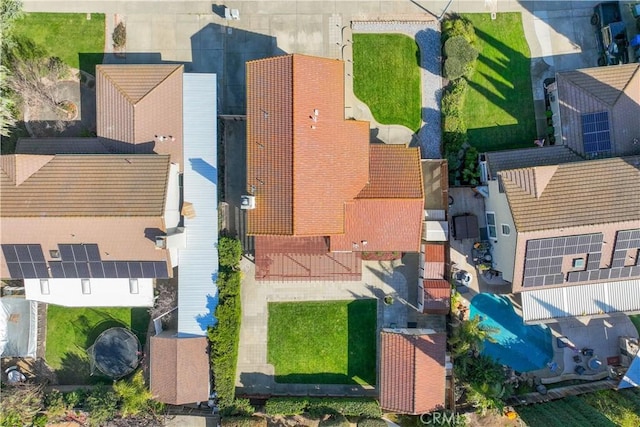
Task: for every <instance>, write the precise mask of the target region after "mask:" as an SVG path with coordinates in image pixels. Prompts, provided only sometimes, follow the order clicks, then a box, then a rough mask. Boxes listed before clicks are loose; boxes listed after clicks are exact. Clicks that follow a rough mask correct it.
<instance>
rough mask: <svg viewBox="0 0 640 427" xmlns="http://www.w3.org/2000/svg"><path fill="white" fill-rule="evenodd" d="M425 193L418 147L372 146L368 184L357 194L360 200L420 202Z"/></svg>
mask: <svg viewBox="0 0 640 427" xmlns="http://www.w3.org/2000/svg"><path fill="white" fill-rule="evenodd" d="M423 192H424V190H423V185H422V166H421V163H420V149H419V148H418V147H415V148H407V147H405V146H404V145H384V144H372V145H371V147H370V150H369V183H368V184H367V185H366V186H365V187H364V188H363V189H362V191H361V192H360V193H359V194H358V198H369V199H377V198H397V199H414V198H419V199H421V198H422V197H423Z"/></svg>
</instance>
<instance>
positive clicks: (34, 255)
mask: <svg viewBox="0 0 640 427" xmlns="http://www.w3.org/2000/svg"><path fill="white" fill-rule="evenodd" d="M28 246H29V254H31V260H32V261H33V262H44V254H43V253H42V246H40V245H28Z"/></svg>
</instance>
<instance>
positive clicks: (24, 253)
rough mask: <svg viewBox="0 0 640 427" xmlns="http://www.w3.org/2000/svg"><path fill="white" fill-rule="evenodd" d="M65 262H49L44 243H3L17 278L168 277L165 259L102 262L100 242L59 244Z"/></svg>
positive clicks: (6, 257)
mask: <svg viewBox="0 0 640 427" xmlns="http://www.w3.org/2000/svg"><path fill="white" fill-rule="evenodd" d="M58 249H59V250H58V252H59V255H60V258H61V261H49V266H48V267H49V268H47V262H46V261H45V258H44V254H43V252H42V247H41V246H40V245H2V251H3V253H4V257H5V259H6V261H7V267H8V268H9V274H10V275H11V278H13V279H38V278H47V277H53V278H75V279H80V278H82V279H89V278H100V279H103V278H104V279H110V278H129V279H140V278H149V279H154V278H163V279H164V278H168V277H169V274H168V270H167V264H166V263H165V262H164V261H102V259H101V257H100V250H99V248H98V245H96V244H59V245H58Z"/></svg>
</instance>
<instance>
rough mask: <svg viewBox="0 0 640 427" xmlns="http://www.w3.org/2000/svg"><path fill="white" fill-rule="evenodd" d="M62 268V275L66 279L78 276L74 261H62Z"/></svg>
mask: <svg viewBox="0 0 640 427" xmlns="http://www.w3.org/2000/svg"><path fill="white" fill-rule="evenodd" d="M62 269H63V270H64V277H66V278H67V279H72V278H77V277H78V271H77V270H76V263H75V262H64V261H62Z"/></svg>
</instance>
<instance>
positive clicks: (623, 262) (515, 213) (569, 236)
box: [485, 156, 640, 322]
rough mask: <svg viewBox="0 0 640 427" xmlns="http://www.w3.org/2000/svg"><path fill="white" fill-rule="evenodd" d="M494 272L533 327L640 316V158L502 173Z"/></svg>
mask: <svg viewBox="0 0 640 427" xmlns="http://www.w3.org/2000/svg"><path fill="white" fill-rule="evenodd" d="M496 176H497V179H496V180H490V181H489V182H488V185H489V194H488V198H487V199H486V200H485V202H486V203H485V206H486V210H487V212H486V214H487V227H488V234H489V238H490V239H491V240H492V242H493V267H494V269H496V270H498V271H500V272H501V273H502V277H503V278H504V279H505V280H506V281H508V282H511V283H512V290H513V292H515V293H521V296H522V305H523V317H524V320H525V321H526V322H540V321H554V320H555V319H558V318H562V317H572V316H585V315H594V316H597V315H605V314H607V315H611V314H614V313H619V312H634V311H640V196H638V195H639V194H640V156H628V157H614V158H607V159H600V160H587V161H571V162H568V163H562V164H553V163H552V162H550V164H546V165H538V166H529V167H522V168H517V169H507V170H500V171H497V172H496Z"/></svg>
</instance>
